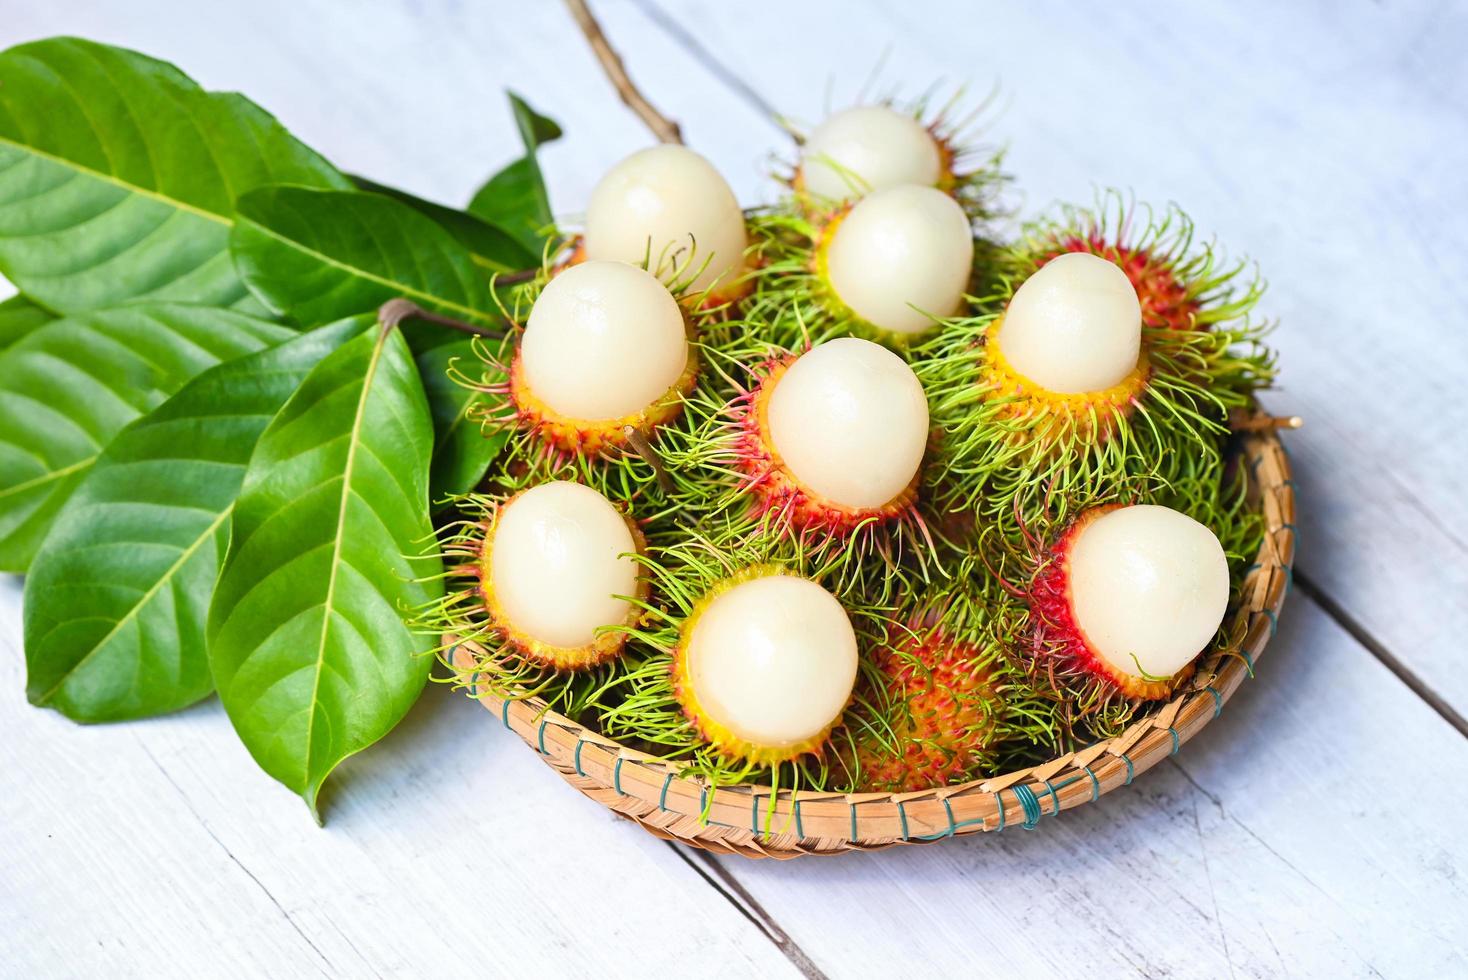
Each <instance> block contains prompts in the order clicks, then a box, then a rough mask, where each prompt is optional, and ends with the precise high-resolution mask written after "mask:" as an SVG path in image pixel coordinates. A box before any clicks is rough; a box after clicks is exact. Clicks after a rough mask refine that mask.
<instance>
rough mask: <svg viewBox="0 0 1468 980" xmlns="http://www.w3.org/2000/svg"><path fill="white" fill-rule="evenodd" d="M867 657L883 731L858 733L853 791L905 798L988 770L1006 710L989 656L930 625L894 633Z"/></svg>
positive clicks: (998, 676) (996, 667)
mask: <svg viewBox="0 0 1468 980" xmlns="http://www.w3.org/2000/svg"><path fill="white" fill-rule="evenodd" d="M872 659H873V666H874V667H875V669H876V673H877V674H878V675H879V676H880V678H881V681H880V683H881V685H882V686H881V689H880V691H879V692H877V694H876V695H875V697H874V698H873V700H874V701H875V702H877V703H879V704H882V705H883V706H884V711H883V714H884V715H885V717H886V724H885V725H884V726H882V728H884V729H889V730H887V731H884V730H872V731H868V732H867V733H865V734H864V735H861V736H858V738H857V741H856V759H855V761H856V766H855V768H856V770H857V784H856V788H857V789H859V790H861V791H878V792H888V793H911V792H916V791H918V790H925V789H932V788H934V787H937V786H947V785H949V784H952V783H957V782H963V781H964V780H966V779H970V778H974V777H976V776H978V775H980V774H982V773H983V772H984V771H986V770H987V769H989V767H990V766H991V765H992V763H993V761H994V758H995V752H994V742H995V736H996V734H997V733H998V731H999V727H1000V724H1001V721H1002V720H1003V718H1004V715H1005V712H1006V708H1007V705H1006V701H1005V698H1004V696H1003V694H1002V693H1001V690H1000V688H1001V685H1002V679H1001V674H1002V665H1001V664H1000V662H999V661H998V660H997V659H996V658H995V657H994V656H993V654H992V653H990V652H986V651H984V650H982V649H980V648H978V647H976V646H973V645H971V644H968V643H964V642H962V641H958V640H954V639H952V638H950V637H949V636H948V635H947V634H945V633H944V632H943V631H942V629H940V628H936V627H934V628H928V629H925V630H921V631H907V630H904V631H902V632H901V633H899V634H898V635H895V636H893V637H892V638H891V639H890V641H889V644H888V645H887V646H884V647H881V648H879V649H878V650H877V651H875V653H874V655H873V658H872Z"/></svg>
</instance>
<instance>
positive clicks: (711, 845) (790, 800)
mask: <svg viewBox="0 0 1468 980" xmlns="http://www.w3.org/2000/svg"><path fill="white" fill-rule="evenodd" d="M1243 458H1244V459H1245V460H1246V461H1247V463H1248V465H1249V466H1250V468H1251V470H1253V472H1254V474H1255V477H1256V486H1257V487H1258V490H1259V493H1260V501H1261V507H1262V510H1263V514H1264V519H1265V532H1264V540H1263V543H1262V544H1261V546H1260V550H1259V554H1258V556H1257V557H1256V558H1255V561H1254V564H1253V565H1251V566H1250V568H1249V570H1248V572H1247V573H1246V575H1245V578H1244V586H1243V592H1242V595H1243V598H1242V600H1241V602H1240V604H1239V607H1238V608H1237V610H1236V611H1235V613H1234V619H1233V623H1234V626H1235V629H1242V631H1243V632H1242V636H1243V639H1242V640H1241V642H1240V644H1239V648H1238V650H1237V651H1217V652H1215V653H1213V654H1211V655H1210V656H1209V657H1208V658H1207V659H1205V660H1204V661H1202V662H1201V663H1200V664H1199V666H1198V670H1197V671H1196V673H1195V675H1194V677H1193V679H1192V680H1191V681H1189V682H1188V683H1187V684H1186V685H1185V686H1184V688H1183V689H1182V690H1180V691H1179V692H1178V693H1177V694H1176V695H1174V697H1173V698H1172V699H1171V700H1169V701H1168V702H1166V703H1165V704H1162V705H1160V706H1159V707H1158V708H1157V709H1156V710H1155V711H1152V712H1150V713H1148V714H1147V715H1146V716H1144V717H1142V718H1139V719H1137V720H1136V721H1135V722H1133V723H1132V724H1131V725H1130V726H1128V728H1127V729H1126V731H1124V732H1122V734H1120V735H1118V736H1116V737H1114V738H1110V739H1106V740H1103V741H1100V742H1096V743H1094V744H1092V745H1090V746H1087V747H1086V748H1084V749H1082V750H1080V751H1077V752H1073V753H1068V754H1066V755H1062V756H1058V757H1056V758H1054V759H1051V760H1050V761H1048V762H1046V763H1043V764H1042V765H1039V766H1034V767H1031V768H1029V769H1020V770H1015V771H1012V772H1008V773H1004V774H1002V775H998V776H993V777H990V778H987V779H981V780H975V781H973V782H970V783H964V784H961V785H958V786H947V787H940V788H936V789H930V790H924V791H922V792H917V793H900V794H893V793H817V792H793V791H791V790H780V791H779V792H778V793H776V794H775V799H774V800H773V801H772V800H771V790H770V788H769V787H760V786H745V785H741V786H725V787H711V786H709V785H708V784H707V783H705V782H704V781H703V780H701V779H698V778H696V777H682V776H679V775H678V773H679V771H680V769H681V767H680V766H679V765H678V764H677V763H675V762H668V761H666V760H663V759H659V758H657V757H656V756H652V755H649V754H647V753H644V752H639V751H636V750H634V749H629V748H626V747H624V746H622V745H620V744H619V743H617V742H615V741H613V740H612V739H609V738H607V737H605V736H603V735H601V734H599V733H597V732H595V731H593V730H591V729H588V728H586V727H585V726H583V725H581V724H579V723H577V722H575V721H573V720H571V719H570V718H567V717H565V716H563V715H560V714H558V713H556V712H554V711H549V710H547V709H546V707H545V704H544V702H542V701H540V700H539V699H535V698H531V699H526V700H524V701H500V700H498V699H495V698H493V697H492V696H491V695H489V694H488V693H487V692H479V691H477V690H476V689H475V685H474V677H473V675H472V674H460V675H459V678H458V680H459V682H460V683H462V684H463V685H464V686H466V687H467V688H468V689H469V693H470V695H471V696H472V697H475V698H476V700H479V701H480V702H481V703H482V704H483V705H484V706H485V707H486V708H487V709H488V710H490V711H491V712H493V713H494V714H495V715H496V716H497V717H499V719H500V721H501V723H502V724H504V725H505V727H506V728H509V729H510V730H511V731H513V732H514V733H515V734H516V735H518V736H519V737H520V738H521V739H522V740H523V741H525V743H526V744H527V745H529V746H530V747H531V748H533V749H535V750H536V751H537V752H538V753H539V754H540V756H541V758H542V759H543V760H544V761H545V762H546V764H547V765H549V766H550V767H551V768H553V769H555V770H556V771H557V772H559V773H560V774H561V776H562V777H563V778H565V779H566V781H567V782H569V783H570V784H571V785H572V786H574V787H576V789H578V790H580V791H581V792H582V793H583V794H585V795H586V796H588V797H590V798H592V799H593V800H596V801H597V802H599V803H601V804H603V805H604V806H606V807H608V808H609V809H611V810H613V811H615V812H617V813H619V814H621V815H623V816H626V817H628V818H629V819H632V820H634V821H635V822H637V823H638V824H640V825H641V826H642V827H643V828H644V829H645V830H647V831H648V832H650V833H652V834H653V835H655V836H657V837H660V838H663V839H665V840H676V841H680V842H682V843H685V844H689V845H692V846H694V847H700V848H703V849H705V850H710V851H715V852H719V853H729V854H741V855H744V856H747V857H775V858H791V857H798V856H800V855H803V854H840V853H845V852H847V851H853V850H875V849H879V848H884V847H890V846H894V845H897V844H920V843H929V842H933V841H938V840H943V839H945V838H948V837H954V836H960V835H966V834H971V833H978V832H982V831H994V830H1002V829H1005V828H1007V827H1024V828H1026V829H1031V828H1033V827H1035V826H1036V824H1037V823H1038V822H1039V821H1040V819H1041V818H1042V817H1046V816H1050V815H1052V814H1055V813H1059V812H1060V811H1061V810H1067V809H1070V808H1072V807H1075V806H1081V805H1084V804H1086V803H1089V802H1093V801H1094V800H1097V799H1099V798H1100V797H1101V796H1102V795H1103V794H1105V793H1108V792H1110V791H1112V790H1114V789H1116V788H1118V787H1120V786H1126V785H1129V784H1130V783H1131V782H1132V780H1133V779H1135V778H1136V776H1137V775H1138V774H1140V773H1142V772H1145V771H1146V770H1148V769H1150V768H1151V767H1152V766H1154V765H1156V764H1157V763H1158V762H1160V761H1162V760H1163V759H1165V758H1167V757H1168V756H1170V755H1172V754H1174V753H1176V752H1177V751H1178V750H1179V749H1180V748H1181V747H1182V744H1183V743H1184V742H1186V741H1188V739H1190V738H1192V737H1193V736H1194V735H1196V734H1197V733H1198V732H1199V731H1200V730H1201V729H1202V728H1203V727H1204V726H1205V725H1207V724H1208V723H1209V722H1210V721H1212V720H1213V719H1214V718H1216V717H1217V716H1218V714H1219V713H1220V712H1221V711H1222V709H1223V705H1224V703H1225V702H1227V701H1228V699H1229V698H1230V697H1231V696H1232V695H1233V693H1234V691H1235V690H1237V689H1238V687H1239V685H1240V684H1241V683H1243V681H1244V679H1245V678H1246V677H1250V676H1252V675H1253V673H1254V667H1255V664H1257V662H1258V660H1259V657H1260V656H1261V655H1262V654H1263V652H1264V648H1265V646H1266V645H1267V643H1268V642H1269V639H1270V638H1271V637H1272V636H1273V635H1274V632H1275V629H1276V628H1277V625H1278V621H1279V610H1280V608H1281V606H1282V605H1283V602H1284V598H1285V595H1286V594H1287V593H1288V591H1289V586H1290V583H1291V579H1292V569H1293V565H1294V554H1295V537H1296V535H1295V524H1294V520H1295V486H1294V481H1293V480H1292V479H1291V473H1290V465H1289V459H1288V456H1287V455H1286V453H1285V450H1284V447H1283V446H1282V445H1281V443H1280V441H1279V437H1278V436H1277V435H1276V434H1275V433H1274V432H1272V431H1271V432H1263V433H1254V434H1248V435H1246V436H1245V438H1244V442H1243ZM452 659H453V662H454V665H455V666H456V667H460V668H463V669H465V670H469V669H472V666H473V657H472V655H471V654H470V653H469V652H468V651H467V650H464V649H462V648H457V649H455V650H454V653H453V658H452ZM704 814H707V819H704Z"/></svg>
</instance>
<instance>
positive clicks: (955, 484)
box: [914, 251, 1274, 541]
mask: <svg viewBox="0 0 1468 980" xmlns="http://www.w3.org/2000/svg"><path fill="white" fill-rule="evenodd" d="M1028 254H1030V253H1029V252H1018V251H1017V252H1012V253H1011V255H1010V258H1009V259H1007V260H1006V261H1007V263H1008V264H1009V265H1011V266H1013V267H1019V266H1021V265H1022V264H1023V262H1024V261H1028V260H1025V259H1022V258H1021V257H1019V256H1021V255H1028ZM1017 287H1018V281H1014V280H1010V281H1008V282H1006V283H1005V285H1004V288H1003V289H1002V290H1001V291H1000V292H999V293H998V294H996V295H994V296H992V297H989V298H987V299H985V300H984V301H983V302H982V304H981V305H982V306H983V307H984V308H985V310H986V312H984V313H982V314H980V315H977V316H972V317H962V318H956V319H953V320H950V321H947V322H946V323H945V324H944V326H943V328H942V330H940V331H939V332H938V333H937V334H936V335H934V336H933V337H932V338H931V339H930V340H929V341H927V342H926V343H925V344H924V345H923V346H922V347H921V348H920V350H919V351H918V352H917V353H918V355H919V356H918V357H917V358H915V362H914V370H916V371H917V373H918V376H919V378H920V379H921V380H922V381H923V383H924V386H925V387H926V388H927V389H928V392H929V397H930V399H931V405H932V415H933V421H934V424H935V426H936V427H937V428H938V429H939V431H940V435H939V451H938V453H937V454H936V457H937V458H936V460H935V464H934V465H933V466H931V467H930V468H929V469H928V471H927V475H928V478H929V480H930V485H929V487H928V493H929V495H930V499H932V500H933V502H934V506H935V507H936V508H937V509H938V512H939V513H945V514H946V513H956V514H972V515H973V516H974V517H975V518H976V519H977V523H978V524H979V525H981V526H991V527H995V528H998V529H999V530H1000V531H1001V533H1003V534H1004V535H1005V536H1007V537H1008V538H1010V539H1011V540H1012V541H1017V540H1018V531H1019V528H1020V527H1022V526H1023V525H1025V524H1033V523H1035V522H1037V521H1039V520H1040V519H1041V518H1042V517H1043V516H1044V514H1045V512H1046V511H1047V510H1048V509H1049V508H1051V507H1053V506H1055V505H1056V504H1057V503H1058V504H1059V505H1061V506H1064V505H1066V504H1068V503H1078V504H1081V505H1085V504H1086V503H1087V501H1089V500H1093V499H1104V498H1107V497H1113V496H1118V495H1120V496H1126V497H1130V498H1133V499H1144V500H1145V499H1151V497H1152V496H1154V495H1157V494H1161V493H1164V492H1172V493H1173V494H1174V495H1176V494H1177V493H1178V492H1180V491H1182V490H1184V489H1186V488H1189V487H1207V486H1210V485H1212V484H1214V483H1216V481H1217V479H1218V473H1219V470H1220V467H1221V466H1222V452H1223V446H1224V442H1225V440H1226V438H1227V436H1228V432H1229V418H1230V414H1231V413H1232V412H1235V411H1238V410H1244V409H1247V408H1249V407H1250V406H1251V405H1252V404H1253V398H1254V394H1255V392H1256V391H1257V390H1258V389H1260V388H1262V387H1265V386H1266V385H1268V384H1269V382H1270V381H1271V379H1272V378H1273V376H1274V356H1273V354H1272V353H1271V352H1270V351H1269V350H1268V349H1267V348H1266V347H1265V346H1264V344H1263V342H1262V338H1263V336H1264V334H1265V332H1266V330H1267V327H1266V326H1263V325H1258V324H1254V323H1251V322H1249V321H1248V320H1247V319H1239V318H1230V319H1227V320H1223V319H1215V320H1212V321H1210V323H1209V325H1208V326H1207V327H1206V328H1203V327H1201V326H1199V324H1198V323H1197V322H1190V326H1189V327H1187V328H1173V327H1152V326H1145V325H1144V327H1143V330H1142V350H1143V352H1144V354H1145V357H1144V359H1143V361H1144V363H1143V364H1139V367H1138V369H1137V370H1136V371H1135V372H1133V373H1132V375H1130V376H1129V377H1128V378H1127V379H1125V380H1123V381H1122V382H1121V383H1120V384H1118V385H1117V386H1116V387H1114V388H1111V389H1108V390H1107V391H1104V392H1092V393H1087V394H1084V395H1057V394H1054V393H1048V392H1044V391H1043V390H1041V389H1039V388H1038V386H1035V385H1034V384H1033V383H1031V382H1030V381H1028V379H1026V378H1024V377H1022V376H1021V375H1019V374H1017V373H1016V372H1015V371H1014V370H1013V369H1012V368H1011V367H1010V366H1009V364H1008V363H1007V362H1006V361H1005V360H1004V358H1003V357H1002V355H1000V354H999V352H998V351H997V348H996V347H995V346H994V345H993V344H992V342H991V341H992V337H993V335H994V332H995V330H996V329H997V327H998V325H999V323H1000V322H1001V321H1002V317H1003V312H1002V311H1003V309H1004V308H1005V307H1006V306H1007V305H1008V302H1009V300H1010V298H1011V297H1012V296H1013V294H1014V291H1015V289H1017ZM1236 306H1237V304H1232V303H1231V304H1230V306H1229V308H1230V309H1233V308H1235V307H1236ZM1062 516H1063V514H1062Z"/></svg>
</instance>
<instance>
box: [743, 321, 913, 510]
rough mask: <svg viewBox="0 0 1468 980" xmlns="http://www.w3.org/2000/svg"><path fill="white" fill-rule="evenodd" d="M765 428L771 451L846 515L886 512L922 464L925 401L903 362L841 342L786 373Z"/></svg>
mask: <svg viewBox="0 0 1468 980" xmlns="http://www.w3.org/2000/svg"><path fill="white" fill-rule="evenodd" d="M768 422H769V438H770V442H771V443H772V448H773V449H774V451H775V453H776V454H777V455H778V456H779V458H780V460H781V461H782V462H783V463H784V464H785V467H786V469H788V470H789V471H790V473H791V474H792V475H793V476H794V477H795V478H796V479H797V480H798V481H799V482H800V483H801V484H802V485H804V486H805V487H807V488H809V489H811V490H813V491H815V492H816V493H818V494H820V495H821V496H823V497H826V498H827V499H829V500H831V501H833V502H835V503H838V504H842V505H844V506H847V507H856V508H867V507H881V506H884V505H886V504H888V503H890V502H891V501H893V500H894V499H896V498H897V497H898V496H899V495H900V494H902V493H903V491H904V490H905V489H906V488H907V487H908V485H909V484H911V483H912V479H913V477H914V476H915V475H916V473H917V471H918V467H919V466H920V465H921V464H922V459H923V451H924V449H925V448H926V447H927V441H928V401H927V397H926V395H924V393H923V387H922V384H921V383H920V382H919V381H918V379H917V376H916V375H915V374H913V372H912V368H910V367H908V366H907V364H906V363H904V362H903V360H902V358H900V357H898V356H897V355H896V354H894V353H892V352H891V351H889V350H887V349H886V348H885V347H882V346H880V345H878V344H874V343H872V342H871V341H867V340H861V339H859V338H856V337H842V338H839V339H837V340H831V341H827V342H826V343H824V344H821V345H819V346H817V347H814V348H812V349H811V350H810V351H808V352H807V353H805V354H802V355H801V356H800V357H798V358H796V360H795V362H794V363H793V364H791V365H790V367H789V368H787V369H786V370H785V373H784V374H783V375H782V376H781V377H780V378H779V380H778V382H777V383H776V385H775V389H774V391H773V392H772V393H771V395H770V401H769V409H768Z"/></svg>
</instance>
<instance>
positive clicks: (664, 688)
mask: <svg viewBox="0 0 1468 980" xmlns="http://www.w3.org/2000/svg"><path fill="white" fill-rule="evenodd" d="M705 531H707V532H709V533H707V534H706V533H704V532H705ZM644 565H645V567H646V568H647V570H648V574H649V575H650V577H651V578H652V581H653V589H654V591H655V592H656V593H657V594H658V595H659V597H660V598H661V599H662V600H663V601H662V602H660V603H659V604H658V606H657V607H656V608H650V609H649V610H648V617H647V622H646V624H645V625H643V626H641V627H637V628H632V629H629V630H628V631H627V632H628V633H629V634H630V636H631V643H630V645H629V649H628V658H629V659H628V660H627V661H626V669H624V670H619V672H618V676H617V678H616V680H615V681H614V682H612V683H609V684H608V685H607V686H606V688H605V689H604V690H603V691H602V692H601V696H600V698H599V699H598V704H597V711H598V715H599V719H600V722H601V725H602V730H603V731H605V732H606V733H607V734H608V735H609V736H611V737H613V738H618V739H631V740H634V741H637V742H642V743H648V744H650V745H653V746H656V747H657V750H658V751H659V753H660V754H668V753H671V754H672V755H673V756H674V757H682V758H687V759H688V760H689V766H690V769H691V770H693V771H697V772H698V773H700V774H701V775H704V776H707V777H708V778H710V779H713V780H714V781H716V782H735V781H739V780H742V779H746V778H749V777H751V776H756V775H758V776H760V777H761V778H766V779H772V780H774V781H775V782H777V783H779V782H782V781H784V782H785V784H786V785H788V784H789V781H790V780H792V779H793V780H798V781H803V782H805V783H807V784H814V785H819V784H821V783H822V782H823V781H824V778H825V777H824V771H825V770H824V765H825V764H824V762H823V761H822V760H823V759H824V758H825V755H826V747H827V742H828V739H829V736H830V733H831V732H832V730H833V729H835V728H836V727H837V726H838V725H839V723H840V721H841V718H842V715H843V713H844V712H845V710H846V708H847V705H848V702H849V701H850V700H851V695H852V690H853V689H854V686H855V683H856V677H857V672H858V669H859V665H860V662H861V658H860V657H859V655H858V647H859V646H861V645H863V644H865V643H867V642H868V641H869V638H870V637H871V635H872V634H873V632H874V628H875V627H874V626H873V623H875V622H876V620H875V619H874V618H873V616H874V614H873V612H872V610H871V608H869V607H867V606H865V605H862V604H861V603H862V600H861V598H860V597H852V599H851V603H855V605H849V604H848V603H847V602H845V601H843V600H839V599H837V597H836V596H835V595H833V594H832V593H831V592H830V591H828V590H827V588H826V587H825V586H824V585H823V584H822V583H821V582H820V581H817V580H816V579H813V578H812V577H810V575H809V574H808V571H809V565H808V562H807V561H806V557H805V556H804V555H802V554H801V553H800V551H799V549H798V548H791V547H787V546H786V545H785V544H783V543H778V542H770V541H759V542H751V541H750V540H749V539H748V538H747V537H746V536H745V535H744V534H743V533H742V532H741V531H740V530H739V529H738V528H736V527H734V526H732V525H728V524H724V523H722V522H719V521H717V520H709V521H707V522H705V524H704V525H702V526H701V528H700V530H699V531H697V532H694V533H692V534H688V535H683V536H680V537H678V538H676V539H672V540H668V541H666V542H665V543H664V544H662V545H654V546H653V547H651V548H650V549H649V554H648V557H647V558H646V559H645V560H644Z"/></svg>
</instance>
